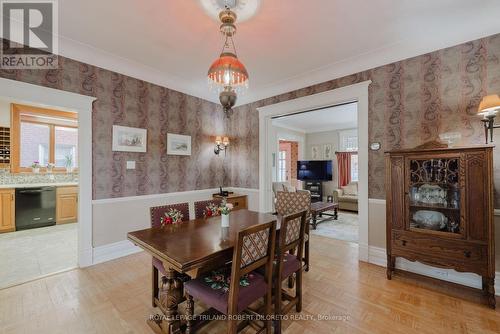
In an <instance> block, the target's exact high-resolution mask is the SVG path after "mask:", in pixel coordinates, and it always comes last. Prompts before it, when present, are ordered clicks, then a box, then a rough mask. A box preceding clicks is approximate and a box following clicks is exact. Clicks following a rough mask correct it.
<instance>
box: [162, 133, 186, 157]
mask: <svg viewBox="0 0 500 334" xmlns="http://www.w3.org/2000/svg"><path fill="white" fill-rule="evenodd" d="M167 154H169V155H191V136H184V135H177V134H173V133H167Z"/></svg>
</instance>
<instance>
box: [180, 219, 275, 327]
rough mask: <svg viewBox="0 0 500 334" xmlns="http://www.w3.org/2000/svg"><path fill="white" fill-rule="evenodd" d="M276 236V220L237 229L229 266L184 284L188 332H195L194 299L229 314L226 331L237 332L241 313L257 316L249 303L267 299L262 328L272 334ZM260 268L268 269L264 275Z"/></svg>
mask: <svg viewBox="0 0 500 334" xmlns="http://www.w3.org/2000/svg"><path fill="white" fill-rule="evenodd" d="M275 239H276V221H273V222H270V223H266V224H259V225H254V226H251V227H249V228H246V229H244V230H242V231H240V232H238V235H237V240H236V242H235V246H234V250H233V261H232V264H231V266H230V267H225V268H222V269H220V270H217V271H214V272H212V274H209V275H206V276H203V277H199V278H197V279H194V280H191V281H189V282H186V283H185V285H184V289H185V291H186V300H187V304H186V313H187V319H188V321H187V328H186V333H188V334H192V333H194V331H195V328H194V326H193V313H194V301H193V299H197V300H199V301H201V302H203V303H204V304H206V305H208V306H210V307H212V308H214V309H215V310H217V311H219V312H221V313H222V314H225V315H227V324H228V326H227V333H230V334H234V333H237V331H238V325H239V323H238V319H237V317H238V315H240V314H242V313H249V314H253V315H255V314H256V313H255V312H254V311H252V310H249V309H248V306H250V305H251V304H253V303H254V302H256V301H257V300H259V299H260V298H264V313H265V314H264V320H263V321H264V326H263V327H262V328H261V329H260V330H261V331H263V330H265V331H266V333H268V334H269V333H271V316H272V312H273V311H272V286H273V283H272V275H273V259H274V247H275ZM259 268H265V270H264V274H260V273H258V272H257V271H256V270H258V269H259ZM241 325H245V323H242V324H241Z"/></svg>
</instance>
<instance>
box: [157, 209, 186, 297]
mask: <svg viewBox="0 0 500 334" xmlns="http://www.w3.org/2000/svg"><path fill="white" fill-rule="evenodd" d="M171 209H173V210H177V211H179V212H180V213H181V214H182V221H188V220H189V204H188V203H187V202H186V203H178V204H170V205H162V206H154V207H151V208H149V212H150V218H151V227H160V226H161V219H162V217H165V214H166V213H168V212H169V211H170V210H171ZM152 268H153V279H152V280H153V289H152V297H151V299H152V304H153V307H156V306H157V305H158V302H157V301H158V293H159V291H160V290H159V282H158V279H159V273H161V275H162V276H165V267H164V266H163V262H162V261H161V260H159V259H157V258H156V257H153V259H152ZM184 278H185V279H187V277H184Z"/></svg>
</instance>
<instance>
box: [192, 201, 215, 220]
mask: <svg viewBox="0 0 500 334" xmlns="http://www.w3.org/2000/svg"><path fill="white" fill-rule="evenodd" d="M221 204H222V199H220V198H213V199H209V200H206V201H197V202H194V218H195V219H200V218H205V217H207V216H208V215H207V208H208V207H209V206H211V205H214V206H220V205H221Z"/></svg>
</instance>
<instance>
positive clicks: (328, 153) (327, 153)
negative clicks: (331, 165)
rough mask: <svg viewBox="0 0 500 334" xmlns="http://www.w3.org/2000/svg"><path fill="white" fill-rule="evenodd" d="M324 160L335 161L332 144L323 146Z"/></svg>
mask: <svg viewBox="0 0 500 334" xmlns="http://www.w3.org/2000/svg"><path fill="white" fill-rule="evenodd" d="M323 158H324V159H325V160H332V159H333V154H332V144H325V145H323Z"/></svg>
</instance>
